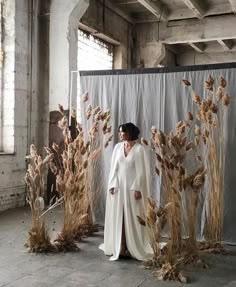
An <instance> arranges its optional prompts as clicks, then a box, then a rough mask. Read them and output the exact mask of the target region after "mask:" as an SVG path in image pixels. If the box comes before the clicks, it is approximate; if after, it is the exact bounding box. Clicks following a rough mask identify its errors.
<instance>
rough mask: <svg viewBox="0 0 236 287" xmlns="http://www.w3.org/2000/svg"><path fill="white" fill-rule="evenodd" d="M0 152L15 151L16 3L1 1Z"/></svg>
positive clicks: (8, 0)
mask: <svg viewBox="0 0 236 287" xmlns="http://www.w3.org/2000/svg"><path fill="white" fill-rule="evenodd" d="M0 15H1V19H0V32H1V44H0V49H1V50H0V153H4V154H5V153H9V154H12V153H13V152H14V132H15V131H14V107H15V3H14V1H10V0H5V1H0Z"/></svg>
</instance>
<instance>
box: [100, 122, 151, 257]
mask: <svg viewBox="0 0 236 287" xmlns="http://www.w3.org/2000/svg"><path fill="white" fill-rule="evenodd" d="M139 133H140V131H139V129H138V127H136V126H135V125H134V124H132V123H126V124H123V125H120V127H119V135H120V139H121V141H122V142H121V143H118V144H117V145H116V146H115V148H114V151H113V154H112V159H111V170H110V174H109V182H108V190H109V192H108V194H107V201H106V216H105V230H104V243H103V244H102V245H101V246H100V247H99V248H100V249H102V250H103V251H104V253H105V254H106V255H112V257H111V258H110V260H118V259H119V256H120V255H127V254H130V255H131V256H132V257H133V258H136V259H138V260H146V259H149V258H151V257H152V249H151V247H150V244H149V239H148V234H147V231H146V228H145V227H144V226H142V225H140V223H139V222H138V220H137V215H139V216H141V217H143V215H144V214H145V207H146V205H147V197H148V196H149V190H150V172H149V171H150V164H149V161H148V158H147V155H146V151H145V148H144V147H143V146H142V145H141V144H139V143H137V142H136V140H137V139H138V136H139Z"/></svg>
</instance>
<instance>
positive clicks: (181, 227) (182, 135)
mask: <svg viewBox="0 0 236 287" xmlns="http://www.w3.org/2000/svg"><path fill="white" fill-rule="evenodd" d="M182 82H183V84H184V85H185V86H187V87H191V84H190V82H189V81H188V80H183V81H182ZM213 84H214V80H213V79H212V77H211V76H209V78H208V80H207V81H206V89H207V90H208V91H209V95H208V98H207V99H201V97H200V96H199V95H197V93H196V92H194V91H193V95H192V100H193V103H194V104H196V106H197V110H196V111H194V112H193V114H192V113H191V112H188V113H187V119H186V120H183V121H180V122H178V123H177V125H176V128H175V130H173V131H171V132H169V133H168V134H165V133H164V132H163V131H160V130H157V129H156V128H155V127H152V128H151V139H150V141H149V142H148V141H147V140H145V139H143V138H142V139H141V142H142V143H143V144H144V145H146V146H149V147H150V148H151V150H152V151H153V152H154V153H155V156H156V160H157V165H156V167H155V171H156V173H157V175H158V176H161V178H162V190H163V193H164V197H165V198H164V202H165V204H166V206H168V212H166V213H165V216H166V218H167V225H168V243H167V246H166V248H165V250H164V252H161V253H160V249H159V241H160V231H161V228H160V226H161V222H162V221H161V220H158V213H159V211H158V208H157V207H156V205H155V204H154V203H153V202H152V204H151V201H150V200H149V205H148V208H147V210H148V212H147V214H146V216H145V219H142V218H138V220H139V222H140V224H143V225H144V224H145V226H147V227H148V229H149V235H150V242H151V246H152V248H153V252H154V257H153V260H152V261H150V262H146V265H151V266H155V267H158V268H160V269H159V270H158V271H156V272H155V275H156V276H158V278H159V279H163V280H165V279H169V280H179V281H183V282H185V281H186V278H185V277H184V276H183V275H182V274H181V273H180V271H179V266H180V265H181V264H193V265H195V266H201V267H203V268H206V267H207V264H206V263H205V262H204V261H203V260H202V259H201V257H200V256H199V252H200V250H201V251H202V250H203V249H204V248H203V244H202V243H201V244H199V243H198V242H197V240H196V228H197V209H198V203H199V195H200V193H201V191H202V189H203V186H204V184H205V176H207V177H208V180H209V197H208V201H209V210H210V212H209V217H208V218H207V225H206V226H207V229H206V231H207V232H206V235H207V238H208V239H209V240H211V241H212V242H213V244H210V245H209V243H208V245H209V246H210V247H209V248H210V249H211V250H212V249H213V247H214V248H217V249H218V251H219V249H220V247H219V244H218V242H219V241H220V240H221V230H222V217H223V216H222V208H223V168H224V143H223V138H224V137H223V126H222V120H223V119H222V118H223V111H220V110H222V109H223V106H228V105H229V100H230V98H229V96H228V94H226V93H225V92H224V88H225V86H226V81H225V79H224V78H223V77H221V78H220V83H219V87H218V88H217V90H216V93H215V94H214V91H215V89H214V86H213ZM195 113H196V115H195ZM200 125H201V127H200ZM204 149H205V150H206V153H207V157H206V162H204V161H203V160H202V158H205V157H204V156H201V154H202V152H203V150H204ZM205 165H206V168H205ZM213 190H215V192H214V195H213ZM216 193H217V194H216ZM151 206H152V207H153V209H152V212H150V207H151ZM154 206H155V207H154ZM159 208H161V209H162V207H159ZM165 208H166V207H164V209H165ZM154 210H155V211H154ZM154 214H155V216H154ZM150 216H151V217H150ZM148 218H149V219H148ZM151 218H152V219H155V223H154V222H153V224H150V220H151ZM148 222H149V223H148ZM157 234H158V236H157ZM154 235H155V236H154ZM183 235H184V236H185V237H186V239H185V240H183V239H182V237H183ZM155 240H156V241H157V242H155ZM208 245H207V246H208Z"/></svg>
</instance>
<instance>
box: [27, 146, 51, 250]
mask: <svg viewBox="0 0 236 287" xmlns="http://www.w3.org/2000/svg"><path fill="white" fill-rule="evenodd" d="M27 159H29V160H30V161H31V163H29V165H28V169H27V171H26V175H25V182H26V185H27V195H26V200H27V202H28V203H29V205H30V208H31V213H32V227H31V228H30V230H29V232H28V235H29V236H28V240H27V242H26V243H25V247H27V248H28V250H29V251H30V252H35V253H39V252H40V253H42V252H52V251H55V246H54V245H53V244H52V243H51V241H50V237H49V234H48V231H47V228H46V226H45V222H44V221H43V219H42V216H43V215H44V213H43V210H44V198H43V195H44V170H45V168H46V167H47V166H48V164H50V163H51V161H52V159H53V154H52V153H51V154H48V155H47V156H46V157H45V158H44V159H42V157H41V156H40V155H38V153H37V149H36V147H35V146H34V145H33V144H32V145H31V146H30V155H29V156H27Z"/></svg>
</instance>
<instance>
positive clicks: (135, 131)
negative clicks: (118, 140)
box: [118, 123, 140, 141]
mask: <svg viewBox="0 0 236 287" xmlns="http://www.w3.org/2000/svg"><path fill="white" fill-rule="evenodd" d="M120 129H121V130H122V132H124V133H127V134H128V138H129V140H130V141H135V140H137V139H138V136H139V134H140V130H139V128H138V127H136V126H135V125H134V124H132V123H126V124H122V125H120V126H119V128H118V131H120Z"/></svg>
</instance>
